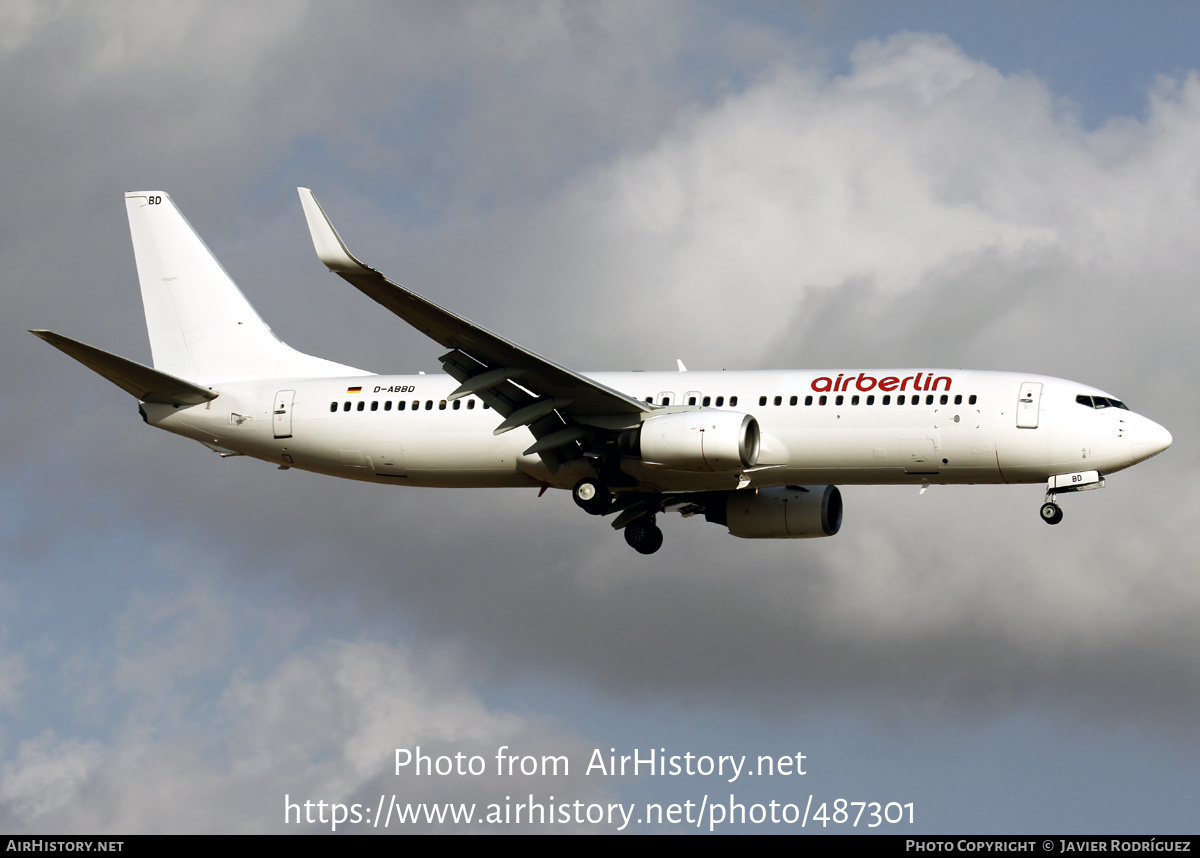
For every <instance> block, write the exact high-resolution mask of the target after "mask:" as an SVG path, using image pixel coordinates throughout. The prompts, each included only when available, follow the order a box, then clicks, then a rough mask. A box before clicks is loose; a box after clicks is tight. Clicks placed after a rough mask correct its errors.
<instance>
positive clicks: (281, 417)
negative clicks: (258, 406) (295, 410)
mask: <svg viewBox="0 0 1200 858" xmlns="http://www.w3.org/2000/svg"><path fill="white" fill-rule="evenodd" d="M295 397H296V391H294V390H281V391H279V392H278V393H276V394H275V407H274V408H273V409H272V410H273V411H274V412H275V413H274V414H273V415H272V417H271V424H272V425H273V426H274V427H275V437H276V438H291V437H292V401H293V400H294V399H295Z"/></svg>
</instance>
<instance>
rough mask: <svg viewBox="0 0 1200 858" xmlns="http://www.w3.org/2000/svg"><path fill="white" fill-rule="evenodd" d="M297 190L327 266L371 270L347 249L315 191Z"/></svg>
mask: <svg viewBox="0 0 1200 858" xmlns="http://www.w3.org/2000/svg"><path fill="white" fill-rule="evenodd" d="M296 190H297V191H299V192H300V205H302V206H303V207H304V217H305V219H306V220H307V221H308V231H309V234H311V235H312V241H313V247H314V248H315V249H316V251H317V258H318V259H320V260H321V261H322V262H324V263H325V267H327V268H328V269H329V270H330V271H334V272H339V271H362V270H363V269H367V270H370V269H368V268H367V266H366V265H363V264H362V263H361V262H359V261H358V260H357V259H355V258H354V254H352V253H351V252H350V251H349V250H347V249H346V243H345V242H344V241H342V237H341V236H340V235H338V234H337V230H336V229H334V228H333V224H332V223H330V222H329V216H328V215H326V214H325V210H324V209H323V208H321V204H320V203H319V202H317V198H316V197H314V196H313V192H312V191H310V190H309V189H308V188H297V189H296Z"/></svg>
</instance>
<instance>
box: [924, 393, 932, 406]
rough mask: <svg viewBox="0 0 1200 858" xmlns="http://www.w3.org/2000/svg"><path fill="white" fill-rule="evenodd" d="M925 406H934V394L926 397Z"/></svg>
mask: <svg viewBox="0 0 1200 858" xmlns="http://www.w3.org/2000/svg"><path fill="white" fill-rule="evenodd" d="M925 404H926V405H933V394H932V393H931V394H929V395H928V396H926V397H925Z"/></svg>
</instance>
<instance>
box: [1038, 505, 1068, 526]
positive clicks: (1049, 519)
mask: <svg viewBox="0 0 1200 858" xmlns="http://www.w3.org/2000/svg"><path fill="white" fill-rule="evenodd" d="M1062 520H1063V511H1062V507H1060V506H1059V505H1058V504H1056V503H1055V502H1054V501H1051V500H1048V501H1046V502H1045V503H1044V504H1042V521H1044V522H1046V524H1058V523H1059V522H1060V521H1062Z"/></svg>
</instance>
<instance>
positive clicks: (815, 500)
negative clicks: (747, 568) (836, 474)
mask: <svg viewBox="0 0 1200 858" xmlns="http://www.w3.org/2000/svg"><path fill="white" fill-rule="evenodd" d="M704 517H705V519H706V520H708V521H711V522H714V523H715V524H723V525H725V526H726V527H728V528H729V532H730V533H732V534H733V535H734V536H740V537H742V538H743V539H803V538H806V537H815V536H833V535H834V534H835V533H837V532H838V530H840V529H841V527H842V493H841V492H840V491H838V487H837V486H783V487H779V488H769V489H745V490H743V491H738V492H726V493H724V503H722V502H721V500H720V499H719V498H714V499H712V500H710V501H708V503H707V509H706V510H705V513H704Z"/></svg>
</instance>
